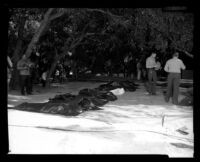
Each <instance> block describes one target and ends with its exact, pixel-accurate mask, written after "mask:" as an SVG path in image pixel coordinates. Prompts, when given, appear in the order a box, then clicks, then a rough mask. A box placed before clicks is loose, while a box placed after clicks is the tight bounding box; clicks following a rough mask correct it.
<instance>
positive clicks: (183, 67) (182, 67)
mask: <svg viewBox="0 0 200 162" xmlns="http://www.w3.org/2000/svg"><path fill="white" fill-rule="evenodd" d="M185 68H186V67H185V65H184V63H183V61H181V69H183V70H185Z"/></svg>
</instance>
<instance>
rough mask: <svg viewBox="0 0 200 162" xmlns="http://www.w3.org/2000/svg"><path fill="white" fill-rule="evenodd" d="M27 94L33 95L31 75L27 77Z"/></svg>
mask: <svg viewBox="0 0 200 162" xmlns="http://www.w3.org/2000/svg"><path fill="white" fill-rule="evenodd" d="M26 92H27V94H31V78H30V75H27V76H26Z"/></svg>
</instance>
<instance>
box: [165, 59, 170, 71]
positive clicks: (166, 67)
mask: <svg viewBox="0 0 200 162" xmlns="http://www.w3.org/2000/svg"><path fill="white" fill-rule="evenodd" d="M164 70H165V71H166V72H169V62H168V61H167V62H166V64H165V67H164Z"/></svg>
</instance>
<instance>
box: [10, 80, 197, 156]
mask: <svg viewBox="0 0 200 162" xmlns="http://www.w3.org/2000/svg"><path fill="white" fill-rule="evenodd" d="M182 82H187V80H182ZM100 84H102V82H68V83H65V84H52V85H51V87H50V88H47V89H43V88H42V87H41V86H38V85H37V86H35V87H34V92H33V93H34V95H30V96H21V95H20V93H19V92H18V91H11V92H9V94H8V105H9V106H14V105H18V104H20V103H22V102H46V101H48V99H49V98H50V97H54V96H55V95H56V94H62V93H67V92H68V93H72V94H77V93H78V92H79V90H81V89H83V88H95V87H97V86H99V85H100ZM138 84H139V85H140V86H139V89H137V90H136V91H135V92H125V93H124V94H123V95H120V96H117V97H118V100H116V101H114V102H109V103H108V104H106V105H105V106H103V107H102V108H103V110H100V111H87V112H84V113H82V114H80V115H78V116H74V117H69V116H61V115H51V114H41V113H33V112H26V111H19V110H12V109H8V127H9V148H10V154H159V155H160V154H164V155H168V156H169V157H193V152H194V150H193V148H194V140H193V108H192V107H191V106H188V107H187V106H185V107H184V106H182V107H181V106H175V105H172V104H171V103H170V102H169V103H166V102H165V101H164V97H163V90H165V87H159V86H158V87H157V95H156V96H149V95H147V94H146V92H145V88H144V85H143V84H142V83H140V82H138ZM186 90H187V89H184V88H180V91H181V92H184V91H186ZM180 94H181V93H180ZM183 97H184V96H183V95H180V96H179V100H181V99H182V98H183ZM178 129H181V130H183V131H177V130H178ZM184 132H186V134H184Z"/></svg>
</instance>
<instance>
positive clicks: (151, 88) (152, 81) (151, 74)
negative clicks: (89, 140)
mask: <svg viewBox="0 0 200 162" xmlns="http://www.w3.org/2000/svg"><path fill="white" fill-rule="evenodd" d="M156 81H157V74H156V71H155V70H154V69H148V92H149V93H150V94H156Z"/></svg>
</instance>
